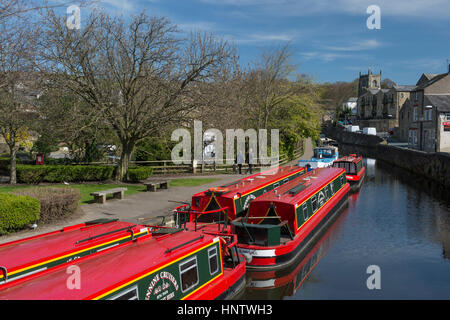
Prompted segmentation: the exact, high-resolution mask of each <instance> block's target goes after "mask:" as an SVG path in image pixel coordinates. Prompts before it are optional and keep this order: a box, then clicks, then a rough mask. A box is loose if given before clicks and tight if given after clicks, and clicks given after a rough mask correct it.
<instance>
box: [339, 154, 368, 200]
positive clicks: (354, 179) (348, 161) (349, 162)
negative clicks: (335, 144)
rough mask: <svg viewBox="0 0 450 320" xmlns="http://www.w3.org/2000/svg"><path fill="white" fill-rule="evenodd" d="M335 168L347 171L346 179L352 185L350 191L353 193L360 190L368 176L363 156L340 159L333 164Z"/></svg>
mask: <svg viewBox="0 0 450 320" xmlns="http://www.w3.org/2000/svg"><path fill="white" fill-rule="evenodd" d="M333 167H334V168H342V169H345V177H346V178H347V181H348V182H349V184H350V190H351V191H352V192H355V191H358V190H359V188H360V187H361V185H362V183H363V180H364V177H365V174H366V167H365V166H364V164H363V158H362V157H361V156H356V154H351V155H349V156H346V157H342V158H339V159H337V160H335V161H334V162H333Z"/></svg>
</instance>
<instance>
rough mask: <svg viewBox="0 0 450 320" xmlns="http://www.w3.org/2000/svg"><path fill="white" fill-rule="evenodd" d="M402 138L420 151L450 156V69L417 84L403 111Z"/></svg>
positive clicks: (400, 129) (400, 115)
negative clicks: (446, 153) (442, 153)
mask: <svg viewBox="0 0 450 320" xmlns="http://www.w3.org/2000/svg"><path fill="white" fill-rule="evenodd" d="M399 138H400V139H401V140H402V141H405V142H408V144H409V146H410V147H412V148H415V149H418V150H423V151H426V152H450V66H449V73H443V74H423V75H422V76H421V77H420V79H419V81H417V86H416V88H415V89H414V90H413V91H411V93H410V97H409V98H408V99H407V100H406V102H405V104H404V107H403V108H402V109H401V110H400V114H399Z"/></svg>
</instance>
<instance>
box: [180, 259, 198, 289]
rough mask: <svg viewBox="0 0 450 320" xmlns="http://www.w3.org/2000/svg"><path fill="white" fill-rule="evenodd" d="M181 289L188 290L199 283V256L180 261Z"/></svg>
mask: <svg viewBox="0 0 450 320" xmlns="http://www.w3.org/2000/svg"><path fill="white" fill-rule="evenodd" d="M180 277H181V291H182V292H186V291H188V290H189V289H191V288H193V287H195V286H196V285H197V284H198V268H197V257H194V258H192V259H190V260H188V261H186V262H183V263H180Z"/></svg>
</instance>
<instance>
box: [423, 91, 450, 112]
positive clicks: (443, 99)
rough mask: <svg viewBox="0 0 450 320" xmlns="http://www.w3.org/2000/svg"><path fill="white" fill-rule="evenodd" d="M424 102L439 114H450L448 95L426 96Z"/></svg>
mask: <svg viewBox="0 0 450 320" xmlns="http://www.w3.org/2000/svg"><path fill="white" fill-rule="evenodd" d="M424 102H425V105H432V106H433V107H436V109H437V110H438V111H440V112H450V94H426V95H425V101H424Z"/></svg>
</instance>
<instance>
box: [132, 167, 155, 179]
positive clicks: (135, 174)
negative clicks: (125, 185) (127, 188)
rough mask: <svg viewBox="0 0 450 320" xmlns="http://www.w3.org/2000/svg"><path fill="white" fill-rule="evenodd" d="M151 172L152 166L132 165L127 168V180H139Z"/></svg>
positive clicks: (148, 175) (145, 177)
mask: <svg viewBox="0 0 450 320" xmlns="http://www.w3.org/2000/svg"><path fill="white" fill-rule="evenodd" d="M152 173H153V168H149V167H132V168H128V180H129V181H132V182H139V181H141V180H145V179H147V178H148V177H150V176H151V175H152Z"/></svg>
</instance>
